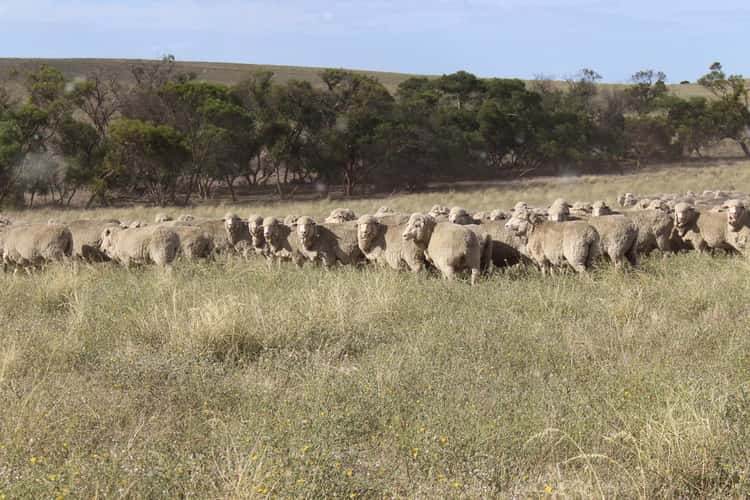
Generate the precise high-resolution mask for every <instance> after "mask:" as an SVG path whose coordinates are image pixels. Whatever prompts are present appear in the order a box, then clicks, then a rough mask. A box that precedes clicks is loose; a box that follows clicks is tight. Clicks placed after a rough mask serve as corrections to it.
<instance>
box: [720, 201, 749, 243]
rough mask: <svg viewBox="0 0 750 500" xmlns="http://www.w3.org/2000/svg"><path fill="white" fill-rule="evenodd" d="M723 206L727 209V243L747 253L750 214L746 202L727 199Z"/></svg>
mask: <svg viewBox="0 0 750 500" xmlns="http://www.w3.org/2000/svg"><path fill="white" fill-rule="evenodd" d="M722 208H724V209H725V210H726V220H727V228H726V229H727V231H726V238H727V243H728V244H729V245H730V246H731V247H732V248H733V249H735V250H737V251H738V252H741V253H743V254H746V253H747V243H748V240H749V239H750V238H748V236H750V216H749V215H748V211H747V208H746V206H745V202H743V201H742V200H738V199H731V200H727V201H726V202H725V203H724V205H723V206H722Z"/></svg>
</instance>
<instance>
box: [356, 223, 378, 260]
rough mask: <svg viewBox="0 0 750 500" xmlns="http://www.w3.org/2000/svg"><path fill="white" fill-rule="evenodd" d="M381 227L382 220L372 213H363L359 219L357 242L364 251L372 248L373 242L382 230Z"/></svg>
mask: <svg viewBox="0 0 750 500" xmlns="http://www.w3.org/2000/svg"><path fill="white" fill-rule="evenodd" d="M380 227H381V224H380V222H378V220H377V219H376V218H375V217H373V216H372V215H363V216H362V217H360V218H359V220H357V243H358V244H359V248H360V249H361V250H362V251H363V252H366V251H368V250H370V248H372V243H373V241H374V240H375V237H376V236H377V235H378V233H379V232H380Z"/></svg>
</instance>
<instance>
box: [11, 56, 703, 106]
mask: <svg viewBox="0 0 750 500" xmlns="http://www.w3.org/2000/svg"><path fill="white" fill-rule="evenodd" d="M144 62H147V61H146V60H143V59H15V58H0V79H3V78H6V77H7V76H8V74H9V73H10V72H11V71H12V70H13V69H21V70H24V69H26V70H31V69H34V68H36V67H38V66H39V65H40V64H48V65H50V66H53V67H55V68H57V69H59V70H60V71H62V73H63V74H64V75H65V76H66V78H68V79H71V80H72V79H74V78H82V77H85V76H86V75H87V74H89V73H92V72H94V71H99V70H102V71H106V72H108V73H111V74H114V75H117V76H118V77H119V78H121V79H122V80H124V81H131V80H132V76H131V74H130V68H131V66H132V65H134V64H140V63H144ZM177 69H178V71H181V72H195V73H196V74H197V75H198V80H200V81H206V82H212V83H223V84H226V85H231V84H234V83H237V82H238V81H240V80H241V79H242V78H244V77H245V76H247V75H248V74H249V73H252V72H256V71H271V72H273V74H274V76H275V79H276V81H277V82H280V83H285V82H287V81H289V80H292V79H297V80H306V81H309V82H311V83H312V84H313V85H316V86H321V85H322V84H323V82H322V81H321V79H320V77H319V76H318V75H319V73H320V72H321V71H322V70H323V69H324V68H316V67H304V66H276V65H268V64H236V63H218V62H201V61H178V62H177ZM352 71H355V72H357V73H362V74H365V75H369V76H372V77H374V78H377V79H378V80H379V81H380V82H381V83H382V84H383V85H385V87H386V88H388V90H389V91H391V92H395V90H396V88H397V87H398V85H399V84H400V83H401V82H403V81H404V80H406V79H408V78H410V77H413V76H427V77H428V78H431V77H435V76H436V75H415V74H409V73H389V72H383V71H367V70H352ZM557 83H558V84H559V85H564V84H565V82H562V81H560V82H557ZM625 86H626V84H617V83H602V84H600V87H602V88H605V89H619V88H623V87H625ZM669 87H670V89H671V90H672V92H674V93H675V94H676V95H678V96H680V97H693V96H706V95H707V92H706V91H705V90H704V89H703V88H702V87H701V86H700V85H697V84H683V85H679V84H675V85H670V86H669Z"/></svg>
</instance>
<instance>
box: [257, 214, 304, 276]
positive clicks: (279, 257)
mask: <svg viewBox="0 0 750 500" xmlns="http://www.w3.org/2000/svg"><path fill="white" fill-rule="evenodd" d="M263 238H264V239H265V241H266V248H267V252H266V256H267V257H268V258H269V259H274V260H276V261H277V262H281V261H291V262H293V263H294V265H296V266H297V267H302V264H303V263H304V261H305V258H304V256H303V255H302V252H301V248H300V244H299V239H298V238H297V237H296V235H295V234H293V231H292V228H290V227H289V226H287V225H285V224H283V223H282V222H281V221H280V220H279V219H277V218H276V217H266V218H265V219H263Z"/></svg>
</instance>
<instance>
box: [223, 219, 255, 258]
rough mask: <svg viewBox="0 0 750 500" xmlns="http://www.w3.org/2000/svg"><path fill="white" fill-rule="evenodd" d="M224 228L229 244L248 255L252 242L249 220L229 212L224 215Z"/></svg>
mask: <svg viewBox="0 0 750 500" xmlns="http://www.w3.org/2000/svg"><path fill="white" fill-rule="evenodd" d="M224 229H225V230H226V233H225V234H226V238H227V240H228V243H229V246H230V247H231V248H232V249H233V250H235V251H237V252H239V253H241V254H242V255H244V256H247V255H248V253H249V252H250V251H251V248H250V247H251V246H252V243H251V241H250V239H251V237H250V231H249V229H248V226H247V222H245V221H243V220H242V219H240V218H239V216H237V215H236V214H233V213H231V212H230V213H228V214H226V215H224Z"/></svg>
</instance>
